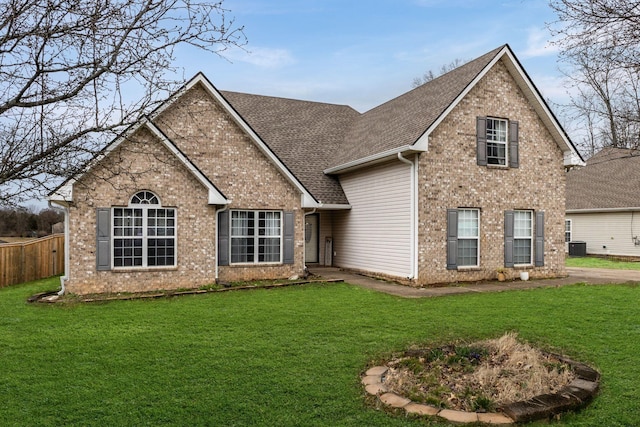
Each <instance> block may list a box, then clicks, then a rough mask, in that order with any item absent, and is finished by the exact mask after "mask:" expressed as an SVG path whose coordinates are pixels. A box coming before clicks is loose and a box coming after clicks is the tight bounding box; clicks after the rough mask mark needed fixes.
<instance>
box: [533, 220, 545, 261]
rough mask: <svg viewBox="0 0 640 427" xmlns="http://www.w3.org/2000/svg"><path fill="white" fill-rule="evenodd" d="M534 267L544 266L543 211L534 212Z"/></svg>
mask: <svg viewBox="0 0 640 427" xmlns="http://www.w3.org/2000/svg"><path fill="white" fill-rule="evenodd" d="M535 242H536V243H535V244H536V253H535V259H536V267H542V266H544V212H543V211H539V212H536V239H535Z"/></svg>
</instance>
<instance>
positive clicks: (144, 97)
mask: <svg viewBox="0 0 640 427" xmlns="http://www.w3.org/2000/svg"><path fill="white" fill-rule="evenodd" d="M228 12H229V11H228V10H226V9H224V7H223V5H222V1H220V2H216V3H209V2H204V1H203V2H202V3H198V2H192V1H190V0H98V1H95V0H93V1H89V0H76V1H64V0H0V160H1V163H0V204H16V203H19V202H20V201H22V200H24V199H27V198H31V197H34V196H41V195H43V194H46V193H47V192H48V191H50V190H51V189H52V188H53V187H54V186H55V185H57V184H58V183H59V182H60V178H63V177H68V176H70V175H71V174H73V173H74V172H76V171H77V170H78V167H79V166H80V165H82V164H83V163H84V162H85V161H86V159H87V158H88V157H89V156H91V154H92V153H94V152H95V151H96V150H97V149H98V148H99V147H101V146H103V145H104V143H105V141H107V140H109V139H111V138H113V136H114V135H115V134H117V133H118V132H120V131H122V129H123V128H124V127H126V126H127V125H129V124H131V123H132V122H134V121H136V120H137V119H138V118H140V115H141V114H144V113H146V112H149V110H150V109H152V108H153V107H154V106H155V105H157V103H158V102H159V101H160V100H162V99H163V98H165V97H166V96H167V94H168V93H169V92H171V91H174V90H176V89H177V87H178V85H179V84H181V83H182V82H181V81H176V78H175V77H173V78H172V76H174V75H176V71H177V70H176V68H175V66H174V63H173V59H174V50H175V49H176V48H177V47H178V46H180V45H190V46H194V47H197V48H200V49H203V50H204V51H207V52H213V53H215V54H218V55H220V54H221V52H222V51H223V50H225V49H227V48H228V47H230V46H241V45H244V44H245V42H246V39H245V37H244V34H243V31H242V28H241V27H238V26H237V25H235V23H234V22H233V20H231V21H229V20H228V19H227V18H226V15H228Z"/></svg>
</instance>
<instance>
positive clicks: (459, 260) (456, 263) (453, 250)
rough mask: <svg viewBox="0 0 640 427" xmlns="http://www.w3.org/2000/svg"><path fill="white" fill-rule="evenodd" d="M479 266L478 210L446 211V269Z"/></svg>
mask: <svg viewBox="0 0 640 427" xmlns="http://www.w3.org/2000/svg"><path fill="white" fill-rule="evenodd" d="M479 265H480V210H479V209H466V208H464V209H448V210H447V269H449V270H455V269H457V268H459V267H478V266H479Z"/></svg>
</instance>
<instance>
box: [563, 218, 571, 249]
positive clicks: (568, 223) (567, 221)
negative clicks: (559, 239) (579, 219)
mask: <svg viewBox="0 0 640 427" xmlns="http://www.w3.org/2000/svg"><path fill="white" fill-rule="evenodd" d="M564 241H565V243H568V242H570V241H571V220H570V219H565V220H564Z"/></svg>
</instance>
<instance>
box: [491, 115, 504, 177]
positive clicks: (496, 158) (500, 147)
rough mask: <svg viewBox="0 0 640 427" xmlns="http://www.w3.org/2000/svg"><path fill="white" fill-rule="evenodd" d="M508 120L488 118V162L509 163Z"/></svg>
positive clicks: (502, 164)
mask: <svg viewBox="0 0 640 427" xmlns="http://www.w3.org/2000/svg"><path fill="white" fill-rule="evenodd" d="M507 124H508V123H507V120H504V119H492V118H487V164H489V165H500V166H506V165H507V128H508V126H507Z"/></svg>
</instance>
